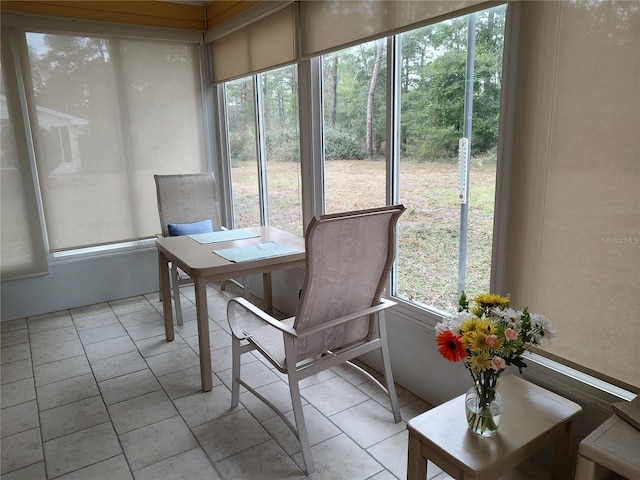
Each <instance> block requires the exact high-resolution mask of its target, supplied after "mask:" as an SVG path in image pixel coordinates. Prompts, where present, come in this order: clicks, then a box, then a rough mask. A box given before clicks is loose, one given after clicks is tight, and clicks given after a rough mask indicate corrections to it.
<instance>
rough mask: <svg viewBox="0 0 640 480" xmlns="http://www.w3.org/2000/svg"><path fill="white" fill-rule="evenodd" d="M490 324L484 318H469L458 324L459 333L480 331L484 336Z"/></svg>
mask: <svg viewBox="0 0 640 480" xmlns="http://www.w3.org/2000/svg"><path fill="white" fill-rule="evenodd" d="M489 325H490V322H489V320H487V319H486V318H480V317H469V318H467V319H466V320H464V321H463V322H462V323H461V324H460V333H463V334H465V333H471V332H475V331H480V332H483V333H485V334H488V333H489Z"/></svg>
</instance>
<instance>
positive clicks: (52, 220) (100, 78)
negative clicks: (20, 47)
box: [27, 33, 205, 250]
mask: <svg viewBox="0 0 640 480" xmlns="http://www.w3.org/2000/svg"><path fill="white" fill-rule="evenodd" d="M27 43H28V46H29V58H30V63H31V75H32V79H33V87H34V92H33V93H34V98H35V103H36V105H37V117H38V124H39V127H40V128H39V129H38V131H37V144H36V145H37V159H38V176H39V180H40V187H41V191H42V197H43V203H44V210H45V217H46V220H47V232H48V237H49V243H50V248H51V249H52V250H59V249H68V248H74V247H80V246H86V245H95V244H100V243H110V242H117V241H123V240H129V239H135V238H143V237H150V236H153V235H154V234H155V233H157V232H159V231H160V230H159V225H158V211H157V205H156V197H155V184H154V181H153V175H154V174H155V173H187V172H199V171H203V170H204V169H205V161H204V155H203V152H204V149H203V141H202V135H201V125H202V121H201V101H200V98H201V95H200V87H199V85H200V82H199V73H198V71H199V70H198V55H197V49H196V47H194V46H191V45H187V44H180V43H176V42H171V43H163V42H159V41H143V40H119V39H107V38H99V37H78V36H71V35H45V34H38V33H29V34H27Z"/></svg>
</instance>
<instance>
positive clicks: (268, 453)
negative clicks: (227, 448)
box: [216, 440, 305, 480]
mask: <svg viewBox="0 0 640 480" xmlns="http://www.w3.org/2000/svg"><path fill="white" fill-rule="evenodd" d="M216 468H217V469H218V470H219V471H220V473H221V474H222V478H224V479H227V478H228V479H232V478H247V479H248V478H256V479H257V478H259V479H260V480H299V479H301V478H304V477H305V475H304V472H302V471H301V470H300V468H299V467H298V466H297V465H296V464H295V462H294V461H293V460H291V457H289V456H288V455H287V454H286V453H285V452H284V451H282V449H281V448H280V447H279V446H278V444H277V443H276V442H274V441H273V440H269V441H266V442H264V443H261V444H260V445H256V446H255V447H252V448H249V449H247V450H244V451H242V452H240V453H238V454H236V455H233V456H232V457H229V458H227V459H225V460H221V461H219V462H217V463H216Z"/></svg>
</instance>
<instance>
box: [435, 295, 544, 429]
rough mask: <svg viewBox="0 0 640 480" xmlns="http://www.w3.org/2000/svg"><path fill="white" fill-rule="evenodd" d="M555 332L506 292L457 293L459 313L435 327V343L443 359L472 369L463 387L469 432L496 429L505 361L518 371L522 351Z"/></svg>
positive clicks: (542, 319) (538, 343) (521, 364)
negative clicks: (470, 385)
mask: <svg viewBox="0 0 640 480" xmlns="http://www.w3.org/2000/svg"><path fill="white" fill-rule="evenodd" d="M554 333H555V332H554V330H553V329H552V328H551V322H550V321H549V319H548V318H546V317H545V316H543V315H539V314H536V313H534V314H531V313H529V310H528V309H527V308H525V309H524V310H523V311H517V310H514V309H512V308H511V307H510V298H509V296H506V297H502V296H500V295H496V294H493V293H483V294H480V295H476V296H475V297H473V299H472V300H471V302H470V301H469V300H468V299H467V296H466V294H465V293H464V292H462V295H461V296H460V302H459V308H458V314H457V315H455V316H454V317H452V318H448V319H445V320H443V321H442V322H441V323H439V324H438V325H437V326H436V343H437V345H438V351H439V352H440V354H441V355H442V356H443V357H444V358H445V359H447V360H449V361H450V362H462V363H463V364H464V366H465V367H466V368H467V370H468V371H469V373H470V374H471V378H472V379H473V383H474V386H473V388H472V389H470V390H469V392H467V395H466V398H465V409H466V413H467V421H468V423H469V429H470V430H471V431H472V432H474V433H476V434H477V435H480V436H482V437H491V436H493V435H495V434H496V432H497V430H498V422H499V420H500V414H501V413H502V399H501V397H500V394H499V393H498V392H497V387H498V379H499V378H500V375H501V374H502V372H504V370H505V369H506V368H507V366H509V365H514V366H516V367H518V370H519V372H520V373H522V369H523V368H525V367H526V366H527V365H526V364H525V363H524V360H523V354H524V352H525V351H527V350H529V349H530V348H531V347H532V346H535V345H541V344H542V343H543V342H544V340H546V339H549V338H551V337H552V336H553V335H554Z"/></svg>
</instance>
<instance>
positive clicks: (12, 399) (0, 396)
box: [0, 378, 36, 409]
mask: <svg viewBox="0 0 640 480" xmlns="http://www.w3.org/2000/svg"><path fill="white" fill-rule="evenodd" d="M35 399H36V389H35V387H34V385H33V378H26V379H24V380H18V381H16V382H11V383H6V384H4V385H2V388H1V389H0V404H1V405H2V408H3V409H4V408H7V407H12V406H14V405H18V404H20V403H24V402H28V401H31V400H35Z"/></svg>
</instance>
